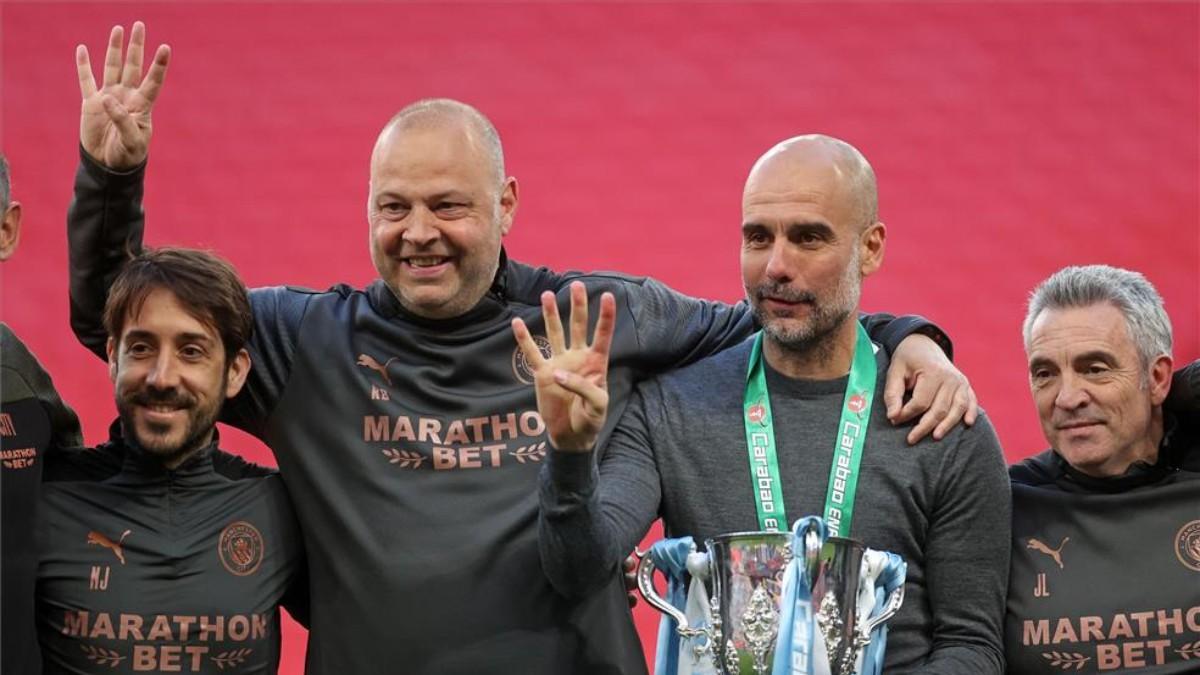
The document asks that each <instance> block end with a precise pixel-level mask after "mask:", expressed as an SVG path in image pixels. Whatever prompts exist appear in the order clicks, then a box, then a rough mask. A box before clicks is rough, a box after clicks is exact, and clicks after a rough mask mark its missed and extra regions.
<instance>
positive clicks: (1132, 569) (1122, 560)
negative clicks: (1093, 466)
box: [1005, 412, 1200, 675]
mask: <svg viewBox="0 0 1200 675" xmlns="http://www.w3.org/2000/svg"><path fill="white" fill-rule="evenodd" d="M1191 416H1192V418H1193V419H1192V420H1184V419H1182V417H1181V418H1180V419H1178V420H1176V419H1171V418H1168V422H1169V432H1168V434H1167V435H1166V438H1165V439H1164V441H1163V444H1162V446H1161V447H1160V450H1159V458H1158V461H1157V462H1156V463H1155V464H1153V465H1148V464H1144V463H1138V464H1135V465H1134V466H1132V467H1131V468H1130V469H1129V471H1128V472H1127V473H1126V474H1125V475H1123V476H1119V477H1115V478H1105V479H1097V478H1092V477H1089V476H1086V475H1084V474H1081V473H1079V472H1078V471H1076V470H1074V469H1073V468H1071V466H1070V465H1069V464H1067V462H1066V460H1064V459H1063V458H1062V457H1061V456H1060V455H1058V454H1057V453H1055V452H1054V451H1053V450H1047V451H1046V452H1044V453H1042V454H1040V455H1038V456H1036V457H1032V458H1030V459H1027V460H1025V461H1024V462H1021V463H1020V464H1016V465H1014V466H1013V467H1011V469H1010V471H1009V474H1010V477H1011V478H1012V489H1013V529H1012V537H1013V541H1012V546H1013V548H1012V572H1011V575H1010V577H1009V590H1008V614H1007V620H1006V626H1005V632H1006V636H1005V642H1006V644H1005V652H1006V657H1007V660H1008V672H1010V673H1013V674H1014V675H1016V674H1017V673H1020V674H1021V675H1034V674H1036V673H1061V672H1063V671H1067V670H1069V671H1071V672H1087V673H1094V672H1099V671H1109V670H1120V671H1121V672H1126V671H1127V670H1136V671H1137V672H1139V673H1142V672H1145V673H1155V674H1156V675H1158V674H1161V675H1167V674H1168V673H1172V674H1173V673H1194V672H1196V671H1197V668H1200V439H1197V437H1196V436H1195V435H1194V433H1193V432H1191V430H1189V429H1187V428H1186V427H1187V426H1188V425H1189V424H1192V425H1197V426H1200V416H1198V415H1197V414H1196V413H1195V412H1192V413H1191Z"/></svg>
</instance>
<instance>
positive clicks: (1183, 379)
mask: <svg viewBox="0 0 1200 675" xmlns="http://www.w3.org/2000/svg"><path fill="white" fill-rule="evenodd" d="M1165 405H1166V407H1167V408H1168V409H1169V410H1173V411H1175V412H1177V413H1190V414H1191V416H1192V417H1200V361H1192V362H1191V363H1189V364H1188V365H1186V366H1184V367H1182V368H1180V369H1179V370H1177V371H1175V376H1174V377H1172V378H1171V391H1170V393H1169V394H1167V401H1166V403H1165ZM1187 416H1188V415H1183V417H1187Z"/></svg>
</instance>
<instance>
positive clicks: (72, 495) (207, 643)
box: [37, 438, 305, 673]
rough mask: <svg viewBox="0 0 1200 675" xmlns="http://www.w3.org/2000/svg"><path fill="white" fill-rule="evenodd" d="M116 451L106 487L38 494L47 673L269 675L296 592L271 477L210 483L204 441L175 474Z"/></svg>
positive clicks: (294, 557)
mask: <svg viewBox="0 0 1200 675" xmlns="http://www.w3.org/2000/svg"><path fill="white" fill-rule="evenodd" d="M113 443H114V444H121V441H120V439H119V438H118V439H115V440H114V441H113ZM116 454H123V455H124V462H123V465H122V466H121V468H120V470H119V471H118V472H117V473H116V474H115V475H113V476H111V477H109V478H107V479H106V480H103V481H58V482H50V483H47V484H46V485H45V486H44V487H43V494H42V509H41V520H40V525H39V527H38V534H39V552H40V565H39V568H38V587H37V596H38V597H37V621H38V633H39V637H40V639H41V641H42V646H43V656H44V660H45V671H46V672H47V673H96V672H105V673H108V672H112V673H134V672H146V671H150V672H192V673H196V672H205V673H216V672H234V673H274V672H276V670H277V668H278V665H279V637H280V625H279V605H280V604H281V603H282V602H283V601H284V598H285V593H286V592H288V591H289V590H293V591H295V592H298V593H299V595H300V596H301V599H302V596H303V593H304V591H305V589H304V586H305V579H304V576H303V570H304V568H303V545H302V543H301V538H300V534H299V527H298V525H297V524H296V520H295V516H294V515H293V512H292V509H291V505H290V503H289V500H288V495H287V492H286V490H285V489H284V486H283V481H282V479H281V478H280V477H279V475H278V474H275V473H269V474H267V475H258V476H254V475H253V474H252V473H247V472H242V473H243V475H245V476H247V477H243V478H230V477H227V476H226V475H222V472H220V471H218V470H216V469H214V456H219V455H220V453H219V451H218V450H216V447H215V443H214V445H212V446H209V447H208V448H205V449H204V450H201V451H200V453H199V454H198V455H196V456H195V457H192V458H190V459H188V460H187V461H186V462H184V463H183V464H182V465H180V466H179V467H178V468H176V469H175V470H173V471H168V470H166V469H164V468H163V467H162V465H161V463H160V462H159V461H158V460H157V459H155V458H152V457H148V456H146V455H145V454H144V453H143V452H142V451H140V450H137V449H134V448H130V447H128V446H124V447H122V448H120V449H119V450H118V451H117V452H116ZM218 462H220V460H218ZM292 607H293V605H289V608H292ZM297 613H298V614H299V615H300V618H301V620H303V617H304V611H303V606H302V605H301V609H300V611H298V612H297Z"/></svg>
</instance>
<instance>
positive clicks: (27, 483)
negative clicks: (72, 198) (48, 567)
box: [0, 154, 83, 673]
mask: <svg viewBox="0 0 1200 675" xmlns="http://www.w3.org/2000/svg"><path fill="white" fill-rule="evenodd" d="M0 214H2V216H3V219H2V220H0V261H5V260H8V259H9V258H10V257H12V255H13V254H14V253H16V250H17V244H18V243H19V242H20V239H21V204H20V202H17V201H13V200H12V186H11V183H10V181H9V168H8V160H7V159H6V158H5V157H4V155H2V154H0ZM0 388H2V389H3V396H2V398H0V601H2V602H0V604H2V607H3V609H2V610H0V672H4V673H37V672H40V670H41V658H40V655H39V653H38V643H37V634H36V632H35V629H34V616H33V610H34V596H33V589H34V585H35V579H36V574H37V550H36V546H35V544H34V539H33V535H34V534H35V533H36V529H35V528H34V520H35V513H36V506H37V501H38V494H39V493H40V487H41V482H42V473H43V470H44V467H45V465H46V461H47V459H48V456H47V453H48V452H50V451H51V450H52V449H53V448H61V447H77V446H81V445H83V436H82V435H81V433H80V431H79V419H78V418H77V417H76V416H75V412H74V411H73V410H71V408H70V407H69V406H67V405H66V404H65V403H63V401H62V399H61V398H59V396H58V393H57V392H56V391H55V389H54V382H52V381H51V379H50V376H49V375H48V374H47V373H46V371H45V369H43V368H42V366H41V364H40V363H38V360H37V358H36V357H34V355H33V354H32V353H30V351H29V349H27V348H26V347H25V344H24V343H22V342H21V340H20V339H19V338H17V336H16V335H15V334H14V333H13V332H12V330H11V329H10V328H9V327H8V326H7V325H6V324H4V323H0Z"/></svg>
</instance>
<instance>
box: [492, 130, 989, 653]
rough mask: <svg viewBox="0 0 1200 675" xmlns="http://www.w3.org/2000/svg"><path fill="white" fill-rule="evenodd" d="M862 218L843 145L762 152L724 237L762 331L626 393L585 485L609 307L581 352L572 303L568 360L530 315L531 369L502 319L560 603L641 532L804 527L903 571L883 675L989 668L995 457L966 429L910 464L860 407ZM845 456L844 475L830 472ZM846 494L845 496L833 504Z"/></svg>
mask: <svg viewBox="0 0 1200 675" xmlns="http://www.w3.org/2000/svg"><path fill="white" fill-rule="evenodd" d="M875 203H876V195H875V187H874V180H873V179H872V178H871V170H870V166H869V165H868V164H867V162H866V159H865V158H864V157H863V156H862V154H861V153H859V152H858V150H856V149H855V148H853V147H852V146H850V145H849V144H847V143H845V142H844V141H840V140H838V139H834V138H830V137H828V136H819V135H810V136H799V137H796V138H792V139H788V140H786V141H784V142H782V143H780V144H778V145H777V146H775V147H774V148H772V149H771V150H770V151H768V152H767V153H766V154H764V155H763V156H762V158H761V159H759V160H758V162H757V163H756V164H755V165H754V168H753V169H752V170H751V171H750V176H749V178H748V179H747V181H746V186H745V191H744V193H743V201H742V225H741V230H742V248H741V268H742V279H743V284H744V287H745V291H746V297H747V299H748V300H749V302H750V304H751V306H752V307H753V311H754V313H755V316H756V317H757V318H758V322H759V324H760V325H761V326H762V333H761V334H760V335H759V336H758V337H756V338H754V339H750V340H746V341H744V342H742V343H741V344H739V345H737V346H735V347H731V348H730V349H728V350H726V351H724V352H721V353H719V354H716V355H714V356H710V357H708V358H706V359H704V360H701V361H698V362H697V363H695V364H692V365H690V366H687V367H685V368H682V369H680V370H677V371H674V372H671V373H667V374H665V375H661V376H659V377H657V378H654V379H651V380H648V381H646V382H644V383H642V384H641V385H640V386H639V387H638V388H637V389H636V391H635V393H634V396H633V399H632V401H631V402H630V403H629V405H628V406H626V408H625V410H624V414H623V415H621V418H620V422H619V423H618V424H617V427H616V430H615V431H614V432H613V435H612V438H611V439H610V440H609V442H608V445H607V447H606V448H605V449H604V454H603V455H602V456H601V457H600V458H599V460H598V463H599V467H598V470H597V468H596V459H595V458H593V456H592V455H593V451H594V449H595V448H596V447H597V438H598V436H599V433H600V430H601V429H602V427H603V424H604V423H605V420H606V416H607V414H608V395H607V386H606V385H607V383H606V379H605V376H606V370H605V368H606V363H607V348H608V346H607V343H608V336H609V332H610V331H611V315H612V314H613V313H614V311H615V310H614V308H613V306H612V305H613V302H612V300H611V299H607V298H606V299H603V300H602V303H601V311H600V319H599V321H598V323H597V328H596V338H595V340H594V341H593V343H592V345H591V346H589V345H588V344H587V342H586V340H585V339H583V338H584V337H585V336H586V331H587V307H586V303H585V302H583V300H584V297H583V294H582V293H579V294H578V295H579V298H578V300H579V301H578V302H576V303H574V304H573V305H572V308H571V317H570V335H571V338H570V342H569V347H568V346H567V344H568V343H567V340H566V339H565V338H564V336H563V330H562V328H561V322H560V320H559V319H558V317H557V308H556V307H555V305H554V304H553V303H548V302H543V307H544V308H545V310H546V313H547V317H546V321H545V323H546V325H547V326H549V327H550V332H549V334H548V335H547V337H548V338H549V343H550V344H551V345H553V349H552V353H551V355H550V356H549V358H544V357H543V356H542V355H541V354H540V352H539V350H538V349H537V347H536V345H535V343H534V342H533V339H532V337H531V334H530V331H529V329H528V328H527V327H525V326H524V325H523V324H522V323H520V321H519V320H518V321H516V322H514V323H515V325H514V330H515V331H516V334H517V336H518V342H519V343H520V344H521V345H522V348H523V351H524V353H525V356H526V358H527V359H528V360H530V362H532V363H534V364H535V366H536V367H535V373H536V382H537V386H538V392H537V393H538V409H539V411H540V412H541V414H542V418H543V419H544V420H545V422H546V426H547V429H548V430H549V435H550V442H551V445H552V446H553V448H554V451H553V452H551V453H550V456H549V457H548V458H547V468H546V469H545V470H543V472H542V486H541V520H540V534H541V541H540V544H541V547H542V561H543V565H544V566H545V568H546V573H547V574H548V575H549V576H550V579H551V581H552V582H553V583H554V584H555V587H556V588H557V589H559V591H560V592H562V593H568V594H582V593H586V592H587V591H588V590H589V589H591V588H593V587H596V586H597V585H598V584H600V583H602V582H603V580H604V579H605V578H606V577H607V576H608V575H609V574H610V573H611V571H612V570H613V569H614V568H615V566H616V565H617V564H618V562H619V561H620V559H621V557H622V555H623V554H624V552H625V551H627V550H628V549H629V547H631V546H633V545H634V544H635V543H636V542H637V541H638V540H639V539H640V538H641V537H642V536H644V534H645V532H646V530H647V529H648V528H649V526H650V524H651V523H652V522H653V521H654V519H655V518H657V517H661V518H662V519H663V524H664V528H665V530H666V534H667V536H668V537H673V538H675V537H685V536H690V537H692V538H693V539H694V540H695V541H696V542H702V541H704V540H705V539H706V538H709V537H713V536H716V535H720V534H724V533H730V532H740V531H747V530H772V529H773V530H780V529H783V530H786V529H787V528H788V526H789V525H791V523H792V520H791V519H798V518H800V517H802V516H807V515H817V514H822V515H824V516H825V519H826V523H827V525H828V526H829V527H830V528H831V531H834V532H835V533H838V534H840V535H841V536H851V537H854V538H856V539H859V540H860V541H864V542H865V543H866V545H867V546H869V547H871V548H874V549H877V550H885V551H890V552H893V553H896V554H899V555H900V556H901V557H903V558H904V560H905V561H907V564H908V575H907V582H906V584H905V599H904V605H903V607H902V608H901V609H900V611H899V613H898V614H896V616H895V617H893V618H892V619H891V621H890V622H889V633H888V637H887V650H886V658H885V661H884V665H883V667H884V669H885V672H888V673H915V672H919V673H943V674H945V675H961V674H963V673H972V674H976V673H997V674H998V673H1001V672H1002V671H1003V654H1002V650H1001V644H1002V640H1001V635H1000V633H1001V626H1002V623H1001V620H1002V616H1003V608H1004V589H1005V579H1006V577H1007V574H1006V573H1007V571H1008V527H1009V511H1008V504H1009V489H1008V482H1007V480H1006V478H1005V475H1004V459H1003V455H1002V453H1001V451H1000V445H999V442H998V440H997V439H996V436H995V433H994V432H993V430H992V427H991V424H990V423H989V422H988V420H987V418H986V416H983V415H981V416H980V417H979V420H978V421H977V422H976V424H975V425H974V426H973V427H970V428H965V427H959V428H956V429H954V430H953V431H952V432H950V433H949V434H948V435H947V436H946V437H945V438H944V439H943V440H942V441H941V442H940V443H932V442H921V443H918V444H916V445H915V446H912V447H910V446H908V445H907V443H906V442H905V433H906V432H905V430H904V429H898V428H896V427H894V426H892V425H890V424H888V423H887V421H886V413H885V410H884V406H883V405H882V403H881V402H880V398H881V396H879V394H881V393H882V389H881V383H882V380H883V377H882V373H883V372H884V370H886V368H887V363H888V359H887V357H886V355H885V354H884V353H883V352H882V350H880V351H878V352H876V353H873V349H872V346H871V342H870V340H869V339H868V337H867V336H866V334H865V333H863V331H862V330H861V329H860V328H859V327H858V325H857V323H856V322H855V321H854V320H853V317H854V316H855V312H856V311H857V309H858V304H859V297H860V293H861V286H862V282H863V279H864V278H865V277H867V276H869V275H871V274H873V273H875V272H876V271H877V270H878V269H879V268H880V266H881V264H882V262H883V253H884V243H885V240H886V228H885V227H884V224H883V223H882V222H879V220H878V217H877V215H876V214H875ZM877 374H878V377H877V376H876V375H877ZM872 399H873V402H872ZM850 429H853V430H855V431H848V430H850ZM858 429H862V430H863V431H862V432H861V433H859V432H857V430H858ZM768 434H770V436H768ZM864 437H865V440H864V441H861V444H859V445H855V444H854V443H853V441H851V440H847V439H863V438H864ZM755 439H757V440H755ZM848 443H849V444H851V445H853V450H850V451H848V452H847V451H846V450H845V448H846V447H848V446H847V444H848ZM751 445H753V446H754V447H753V448H751V447H750V446H751ZM771 457H774V458H775V459H760V458H771ZM850 458H858V461H859V462H860V464H858V465H857V468H856V469H848V468H845V467H853V466H855V464H854V463H853V460H852V459H850ZM843 459H846V460H847V461H846V462H845V463H843ZM759 466H763V467H770V468H769V469H768V470H767V471H766V473H761V472H759V471H758V467H759ZM843 469H845V472H846V473H842V470H843ZM764 476H766V477H767V479H766V483H765V485H767V486H768V488H763V485H764V483H763V482H762V481H763V477H764ZM851 476H854V477H851ZM826 477H829V479H828V480H826ZM835 477H836V480H835ZM852 483H854V484H856V485H857V490H856V492H851V490H850V488H846V489H845V491H842V492H839V490H841V488H840V487H838V486H839V485H849V484H852ZM764 494H765V495H766V496H764ZM756 514H757V517H756ZM851 516H853V520H851ZM677 581H678V582H682V579H679V580H677ZM691 602H692V600H689V603H691ZM669 635H670V634H669V633H668V634H667V635H664V634H663V633H660V636H661V637H660V643H661V640H662V637H669ZM675 649H678V648H675ZM681 651H684V652H686V651H689V650H681ZM718 651H719V650H718ZM677 653H679V652H678V651H673V650H672V649H666V650H663V649H661V648H660V652H659V654H660V659H659V666H660V670H659V672H662V673H674V672H676V671H675V670H674V668H675V667H676V665H678V666H679V667H681V668H683V667H686V666H687V662H688V661H690V660H691V659H690V657H687V656H679V657H678V658H676V654H677ZM680 672H682V671H680Z"/></svg>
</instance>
